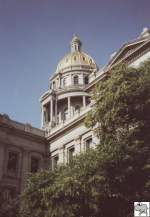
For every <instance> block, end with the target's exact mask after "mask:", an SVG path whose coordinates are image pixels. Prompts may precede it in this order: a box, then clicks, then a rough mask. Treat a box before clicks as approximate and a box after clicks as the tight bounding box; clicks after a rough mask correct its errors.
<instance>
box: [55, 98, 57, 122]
mask: <svg viewBox="0 0 150 217" xmlns="http://www.w3.org/2000/svg"><path fill="white" fill-rule="evenodd" d="M57 122H58V118H57V98H56V99H55V123H56V124H57Z"/></svg>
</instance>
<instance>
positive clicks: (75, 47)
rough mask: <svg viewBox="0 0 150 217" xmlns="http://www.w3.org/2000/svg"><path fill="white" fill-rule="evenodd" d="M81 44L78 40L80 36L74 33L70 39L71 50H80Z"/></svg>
mask: <svg viewBox="0 0 150 217" xmlns="http://www.w3.org/2000/svg"><path fill="white" fill-rule="evenodd" d="M81 46H82V42H81V41H80V38H79V37H78V36H77V35H75V34H74V35H73V38H72V40H71V52H75V51H80V50H81Z"/></svg>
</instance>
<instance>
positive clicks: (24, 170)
mask: <svg viewBox="0 0 150 217" xmlns="http://www.w3.org/2000/svg"><path fill="white" fill-rule="evenodd" d="M29 162H30V160H29V151H28V150H23V152H22V164H21V190H23V189H24V187H25V183H26V179H27V176H28V173H29V172H30V171H31V170H30V169H31V168H30V167H29ZM30 166H31V162H30Z"/></svg>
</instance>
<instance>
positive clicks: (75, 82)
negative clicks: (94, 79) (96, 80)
mask: <svg viewBox="0 0 150 217" xmlns="http://www.w3.org/2000/svg"><path fill="white" fill-rule="evenodd" d="M73 83H74V84H75V85H77V84H79V77H78V75H75V76H74V77H73Z"/></svg>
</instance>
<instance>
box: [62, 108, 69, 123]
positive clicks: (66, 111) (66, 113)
mask: <svg viewBox="0 0 150 217" xmlns="http://www.w3.org/2000/svg"><path fill="white" fill-rule="evenodd" d="M63 116H64V117H63V119H64V121H66V120H67V118H68V109H67V108H65V109H64V115H63Z"/></svg>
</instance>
